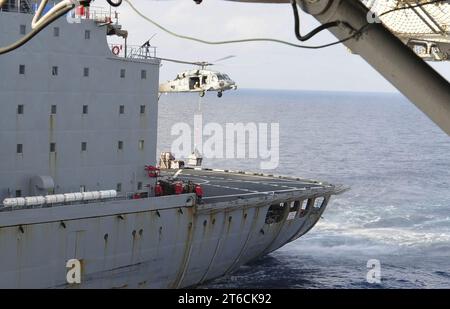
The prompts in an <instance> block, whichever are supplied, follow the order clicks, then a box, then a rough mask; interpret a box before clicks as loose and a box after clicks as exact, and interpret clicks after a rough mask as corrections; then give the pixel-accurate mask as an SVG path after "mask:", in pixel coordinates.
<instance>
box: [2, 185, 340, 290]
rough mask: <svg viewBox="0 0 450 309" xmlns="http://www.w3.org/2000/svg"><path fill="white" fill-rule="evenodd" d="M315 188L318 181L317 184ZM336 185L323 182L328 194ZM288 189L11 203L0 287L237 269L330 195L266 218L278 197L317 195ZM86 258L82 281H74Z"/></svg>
mask: <svg viewBox="0 0 450 309" xmlns="http://www.w3.org/2000/svg"><path fill="white" fill-rule="evenodd" d="M315 191H317V190H315ZM332 193H333V191H328V192H327V191H322V190H321V192H320V193H319V194H320V195H322V196H323V195H324V194H326V195H328V197H327V199H326V202H328V198H329V194H332ZM316 195H317V192H315V193H313V192H312V191H309V192H308V191H306V192H303V193H302V194H301V195H299V194H298V193H292V192H291V193H284V194H280V195H277V196H276V198H275V197H264V198H261V197H257V198H249V199H246V200H240V201H235V202H232V203H230V202H226V203H216V204H201V205H195V204H193V202H192V201H193V199H192V198H191V196H189V195H182V196H168V197H163V198H152V199H143V200H130V201H115V202H107V203H93V204H86V205H73V206H61V207H54V208H40V209H27V210H16V211H11V212H3V213H1V215H0V252H1V255H2V263H0V288H67V287H69V288H74V287H75V288H138V287H142V288H143V287H146V288H180V287H188V286H194V285H197V284H200V283H202V282H205V281H208V280H211V279H214V278H216V277H219V276H223V275H225V274H227V273H231V272H233V271H234V270H236V269H237V268H238V267H239V266H241V265H243V264H245V263H247V262H248V261H250V260H252V259H255V258H257V257H259V256H261V255H263V254H267V253H269V252H271V251H273V250H276V249H278V248H279V247H281V246H283V245H284V244H286V243H288V242H290V241H292V240H294V239H296V238H298V237H300V236H301V235H303V234H304V233H306V232H307V231H308V230H309V229H311V228H312V227H313V226H314V224H315V223H316V222H317V220H318V219H319V218H320V216H321V213H322V212H323V211H324V209H325V205H326V203H325V204H324V205H323V206H322V207H321V208H319V209H316V208H313V207H310V209H309V211H308V213H307V215H305V216H304V217H303V218H299V217H298V216H296V218H295V219H293V220H287V217H288V213H289V207H286V211H284V214H283V219H282V220H281V221H280V222H278V223H273V224H267V223H265V217H266V213H267V210H268V208H269V206H270V205H271V204H273V203H278V202H284V201H290V200H294V199H303V198H312V197H314V196H316ZM73 258H76V259H79V260H80V261H81V264H82V282H81V284H75V285H69V284H67V282H66V273H67V270H68V269H67V268H66V262H67V261H68V260H69V259H73Z"/></svg>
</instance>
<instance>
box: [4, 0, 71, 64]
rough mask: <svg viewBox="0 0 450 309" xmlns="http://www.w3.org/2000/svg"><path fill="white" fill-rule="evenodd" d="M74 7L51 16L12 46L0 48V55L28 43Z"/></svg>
mask: <svg viewBox="0 0 450 309" xmlns="http://www.w3.org/2000/svg"><path fill="white" fill-rule="evenodd" d="M74 7H75V5H72V6H71V7H67V8H65V9H63V10H62V11H61V12H60V13H58V14H57V15H54V16H52V17H51V18H49V19H48V20H47V21H45V22H43V23H42V24H40V25H39V26H37V27H36V28H35V29H33V30H32V31H31V32H29V33H28V34H26V35H25V36H24V37H22V38H21V39H20V40H18V41H17V42H15V43H13V44H11V45H9V46H6V47H1V48H0V55H3V54H6V53H9V52H11V51H13V50H16V49H18V48H19V47H21V46H23V45H25V44H26V43H27V42H28V41H30V40H31V39H32V38H33V37H35V36H36V35H37V34H38V33H39V32H41V31H42V30H43V29H44V28H45V27H47V26H48V25H50V24H51V23H53V22H54V21H55V20H57V19H58V18H60V17H61V16H63V15H64V14H66V13H68V12H69V11H70V10H72V9H73V8H74Z"/></svg>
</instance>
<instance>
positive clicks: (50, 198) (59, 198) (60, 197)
mask: <svg viewBox="0 0 450 309" xmlns="http://www.w3.org/2000/svg"><path fill="white" fill-rule="evenodd" d="M64 200H65V197H64V194H54V195H47V196H45V203H46V204H56V203H64Z"/></svg>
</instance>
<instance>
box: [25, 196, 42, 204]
mask: <svg viewBox="0 0 450 309" xmlns="http://www.w3.org/2000/svg"><path fill="white" fill-rule="evenodd" d="M25 204H26V205H27V206H38V205H43V204H45V198H44V197H43V196H29V197H26V198H25Z"/></svg>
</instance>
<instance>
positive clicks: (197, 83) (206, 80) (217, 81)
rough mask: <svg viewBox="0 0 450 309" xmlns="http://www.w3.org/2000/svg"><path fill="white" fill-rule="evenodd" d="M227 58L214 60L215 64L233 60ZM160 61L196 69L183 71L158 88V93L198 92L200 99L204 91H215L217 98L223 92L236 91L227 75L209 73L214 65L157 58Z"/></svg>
mask: <svg viewBox="0 0 450 309" xmlns="http://www.w3.org/2000/svg"><path fill="white" fill-rule="evenodd" d="M233 57H234V56H228V57H224V58H221V59H218V60H216V61H215V62H219V61H223V60H226V59H230V58H233ZM159 59H160V60H162V61H170V62H176V63H182V64H190V65H195V66H197V67H198V68H197V69H193V70H188V71H184V72H182V73H179V74H177V76H176V77H175V79H174V80H170V81H167V82H166V83H163V84H161V85H160V86H159V92H160V93H161V94H162V93H170V92H198V93H199V95H200V97H204V96H205V94H206V91H216V92H217V96H218V97H219V98H221V97H222V95H223V92H224V91H227V90H232V89H234V90H236V89H237V85H236V83H235V82H234V81H233V80H232V79H231V78H230V77H229V76H228V75H227V74H224V73H221V72H216V71H211V70H208V69H207V68H208V67H209V66H212V65H214V64H213V63H209V62H204V61H202V62H188V61H181V60H174V59H165V58H159Z"/></svg>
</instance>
